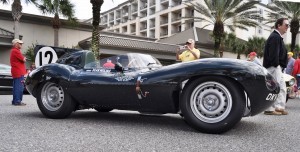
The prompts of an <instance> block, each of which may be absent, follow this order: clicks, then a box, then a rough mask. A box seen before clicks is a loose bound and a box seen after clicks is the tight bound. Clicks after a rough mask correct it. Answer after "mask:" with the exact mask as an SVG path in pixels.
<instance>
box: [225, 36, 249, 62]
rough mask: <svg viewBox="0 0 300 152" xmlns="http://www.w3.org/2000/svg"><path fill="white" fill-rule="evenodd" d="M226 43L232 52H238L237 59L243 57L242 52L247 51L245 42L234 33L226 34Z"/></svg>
mask: <svg viewBox="0 0 300 152" xmlns="http://www.w3.org/2000/svg"><path fill="white" fill-rule="evenodd" d="M224 45H225V46H226V49H227V50H228V51H230V52H233V53H236V54H237V56H236V58H237V59H240V58H241V54H242V53H244V52H245V48H246V47H245V42H242V41H241V40H239V39H237V37H236V35H235V34H234V33H229V34H225V39H224Z"/></svg>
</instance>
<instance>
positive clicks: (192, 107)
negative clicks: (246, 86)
mask: <svg viewBox="0 0 300 152" xmlns="http://www.w3.org/2000/svg"><path fill="white" fill-rule="evenodd" d="M244 99H245V98H244V94H243V91H242V90H241V89H240V88H239V87H238V86H237V84H236V83H235V82H234V81H233V80H230V79H227V78H223V77H214V76H212V77H202V78H199V79H196V80H194V81H193V82H191V83H188V84H187V86H186V87H185V88H184V90H183V94H182V98H181V100H180V108H181V111H182V114H183V116H184V119H185V120H186V122H187V123H188V124H190V125H191V126H192V127H193V128H195V129H197V130H199V131H201V132H205V133H215V134H217V133H223V132H226V131H228V130H230V129H231V128H233V127H234V125H236V124H237V123H238V122H239V121H240V120H241V118H242V116H243V113H244V110H245V100H244Z"/></svg>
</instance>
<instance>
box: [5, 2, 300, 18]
mask: <svg viewBox="0 0 300 152" xmlns="http://www.w3.org/2000/svg"><path fill="white" fill-rule="evenodd" d="M70 1H71V2H72V3H73V4H74V5H75V16H76V17H77V18H78V19H89V18H92V4H91V3H90V0H70ZM125 1H128V0H104V3H103V5H102V7H101V12H103V11H107V10H109V9H111V8H114V7H116V6H118V5H119V4H121V3H123V2H125ZM282 1H294V2H300V0H282ZM10 2H11V3H12V2H13V0H10ZM21 2H22V6H23V13H28V14H36V15H43V14H42V13H41V12H40V11H39V10H37V9H36V7H35V6H33V5H32V4H28V5H27V4H26V3H25V0H21ZM262 2H263V3H265V4H267V2H268V0H262ZM11 3H9V4H6V5H3V4H2V3H1V4H0V9H5V10H11Z"/></svg>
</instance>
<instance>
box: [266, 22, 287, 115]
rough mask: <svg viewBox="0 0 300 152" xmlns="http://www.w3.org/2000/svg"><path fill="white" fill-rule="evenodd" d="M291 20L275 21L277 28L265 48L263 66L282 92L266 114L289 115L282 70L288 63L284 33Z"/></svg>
mask: <svg viewBox="0 0 300 152" xmlns="http://www.w3.org/2000/svg"><path fill="white" fill-rule="evenodd" d="M288 28H289V22H288V19H286V18H280V19H278V20H277V21H276V23H275V30H274V31H273V32H272V33H271V35H270V36H269V38H268V40H267V42H266V45H265V50H264V60H263V66H264V67H265V68H266V69H267V70H268V72H269V73H270V74H271V75H272V76H273V77H274V78H275V80H276V81H277V82H278V83H279V86H280V92H279V94H278V98H277V99H276V101H275V103H274V104H273V105H272V106H271V107H270V108H269V109H267V111H265V112H264V114H266V115H287V114H288V112H287V111H286V110H285V103H286V85H285V82H284V78H283V74H282V71H283V69H284V68H286V65H287V50H286V48H285V46H284V42H283V38H282V35H283V34H285V33H286V32H287V29H288Z"/></svg>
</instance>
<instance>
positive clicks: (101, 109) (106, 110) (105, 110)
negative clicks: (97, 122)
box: [94, 107, 114, 112]
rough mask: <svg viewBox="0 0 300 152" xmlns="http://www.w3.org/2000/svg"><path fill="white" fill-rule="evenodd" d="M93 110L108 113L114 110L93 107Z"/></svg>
mask: <svg viewBox="0 0 300 152" xmlns="http://www.w3.org/2000/svg"><path fill="white" fill-rule="evenodd" d="M94 109H95V110H96V111H98V112H110V111H112V110H114V109H112V108H103V107H95V108H94Z"/></svg>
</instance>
